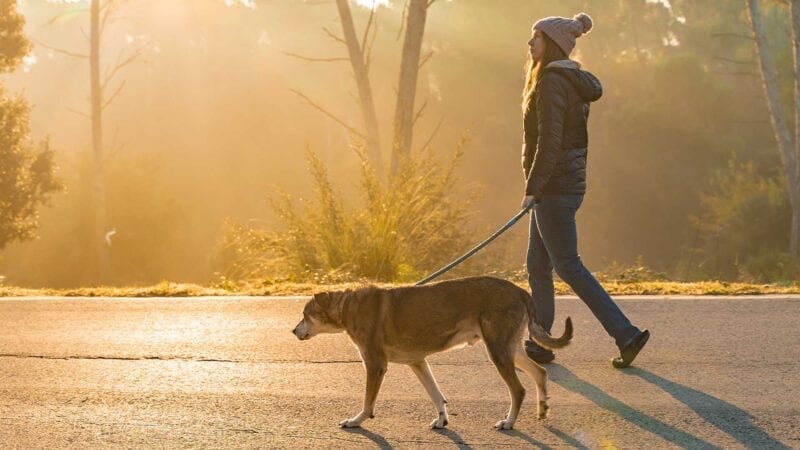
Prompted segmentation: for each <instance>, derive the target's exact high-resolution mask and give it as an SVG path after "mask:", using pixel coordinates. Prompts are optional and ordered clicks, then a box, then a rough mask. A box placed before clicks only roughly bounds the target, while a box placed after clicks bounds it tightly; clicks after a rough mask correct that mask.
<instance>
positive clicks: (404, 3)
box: [394, 0, 408, 41]
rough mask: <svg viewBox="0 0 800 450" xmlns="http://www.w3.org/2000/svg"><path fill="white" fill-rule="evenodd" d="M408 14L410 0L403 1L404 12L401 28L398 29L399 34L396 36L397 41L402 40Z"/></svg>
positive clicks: (401, 18)
mask: <svg viewBox="0 0 800 450" xmlns="http://www.w3.org/2000/svg"><path fill="white" fill-rule="evenodd" d="M407 16H408V0H405V1H404V2H403V14H402V16H401V17H400V28H399V29H398V30H397V36H396V37H395V38H394V40H395V41H399V40H400V36H402V35H403V30H404V29H405V26H406V17H407Z"/></svg>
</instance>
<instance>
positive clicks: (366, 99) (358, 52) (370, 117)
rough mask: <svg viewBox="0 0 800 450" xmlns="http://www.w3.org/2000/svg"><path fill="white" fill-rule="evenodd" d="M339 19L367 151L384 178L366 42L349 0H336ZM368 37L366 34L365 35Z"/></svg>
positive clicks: (379, 173)
mask: <svg viewBox="0 0 800 450" xmlns="http://www.w3.org/2000/svg"><path fill="white" fill-rule="evenodd" d="M336 7H337V8H338V10H339V19H340V20H341V21H342V33H343V34H344V40H345V42H346V44H347V53H348V54H349V56H350V65H351V66H352V67H353V75H354V76H355V79H356V86H357V87H358V98H359V100H360V102H361V114H362V115H363V116H364V127H365V130H366V137H367V153H368V156H369V158H370V159H371V160H372V162H373V164H374V166H375V170H376V171H377V173H378V176H379V177H380V178H382V174H383V158H382V156H381V146H380V135H379V133H378V116H377V114H376V113H375V100H374V99H373V97H372V85H371V84H370V82H369V74H368V67H367V64H366V61H365V59H364V48H365V47H366V42H362V43H359V42H358V36H356V29H355V26H354V25H353V16H352V14H351V13H350V5H349V4H348V0H336ZM365 37H366V36H365Z"/></svg>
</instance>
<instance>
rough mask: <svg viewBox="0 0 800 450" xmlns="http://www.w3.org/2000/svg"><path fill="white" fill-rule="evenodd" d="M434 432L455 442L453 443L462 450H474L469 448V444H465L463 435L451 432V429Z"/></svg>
mask: <svg viewBox="0 0 800 450" xmlns="http://www.w3.org/2000/svg"><path fill="white" fill-rule="evenodd" d="M433 431H434V432H436V434H440V435H442V436H444V437H446V438H447V439H450V440H451V441H453V443H454V444H456V446H457V447H458V448H461V449H471V448H472V447H470V446H469V444H467V443H466V442H464V438H462V437H461V435H459V434H458V433H456V432H455V431H453V430H451V429H449V428H440V429H435V430H433Z"/></svg>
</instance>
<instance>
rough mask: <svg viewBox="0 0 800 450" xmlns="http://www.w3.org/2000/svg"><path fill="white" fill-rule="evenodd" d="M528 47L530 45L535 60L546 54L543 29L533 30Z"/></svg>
mask: <svg viewBox="0 0 800 450" xmlns="http://www.w3.org/2000/svg"><path fill="white" fill-rule="evenodd" d="M528 47H530V52H531V58H533V60H534V61H539V60H540V59H541V58H542V55H543V54H544V38H543V37H542V32H541V31H539V30H533V35H532V36H531V39H530V40H529V41H528Z"/></svg>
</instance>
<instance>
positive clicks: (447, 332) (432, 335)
mask: <svg viewBox="0 0 800 450" xmlns="http://www.w3.org/2000/svg"><path fill="white" fill-rule="evenodd" d="M526 329H527V332H528V334H529V335H530V336H531V338H533V339H534V340H535V341H536V342H537V343H539V344H540V345H542V346H544V347H546V348H550V349H556V348H562V347H564V346H566V345H567V344H569V342H570V340H571V339H572V321H571V319H570V318H569V317H567V319H566V324H565V329H564V334H563V335H562V336H561V337H559V338H553V337H551V336H550V334H549V333H547V332H546V331H545V330H544V329H543V328H542V327H541V326H539V325H537V324H536V322H535V317H534V311H533V300H532V299H531V295H530V294H529V293H528V292H527V291H526V290H524V289H522V288H520V287H519V286H517V285H515V284H514V283H512V282H510V281H506V280H503V279H500V278H495V277H489V276H481V277H467V278H458V279H452V280H446V281H440V282H437V283H431V284H428V285H424V286H400V287H394V288H380V287H376V286H372V285H370V286H366V287H362V288H358V289H355V290H353V289H347V290H345V291H336V292H322V293H316V294H314V295H313V296H312V297H311V300H309V301H308V302H307V303H306V305H305V308H304V309H303V319H302V320H301V321H300V323H298V324H297V326H296V327H295V328H294V330H292V333H294V335H295V336H296V337H297V338H298V339H300V340H301V341H304V340H307V339H310V338H312V337H314V336H315V335H317V334H321V333H340V332H345V333H347V336H348V337H349V338H350V340H351V341H352V342H353V344H355V346H356V347H357V348H358V352H359V354H360V355H361V359H362V361H363V363H364V367H365V369H366V372H367V389H366V395H365V397H364V406H363V408H362V409H361V411H360V412H359V413H358V414H356V415H355V416H354V417H352V418H349V419H345V420H343V421H342V422H341V423H340V426H341V427H343V428H352V427H359V426H361V424H362V423H363V422H364V420H366V419H367V418H373V417H374V415H373V414H374V411H375V399H376V397H377V396H378V391H379V390H380V387H381V383H382V381H383V377H384V375H385V374H386V368H387V364H388V363H390V362H392V363H399V364H406V365H408V366H409V367H410V368H411V370H412V371H413V372H414V374H415V375H416V376H417V378H419V380H420V382H421V383H422V385H423V386H424V387H425V390H426V391H427V392H428V395H429V396H430V397H431V400H433V403H434V405H435V406H436V411H437V413H438V416H437V417H436V418H435V419H434V420H433V422H431V424H430V426H431V428H444V427H445V426H446V425H447V423H448V415H447V408H446V404H447V400H445V397H444V395H442V392H441V391H440V390H439V386H438V384H437V383H436V380H435V379H434V378H433V374H432V373H431V368H430V366H429V365H428V362H427V361H426V360H425V358H426V357H427V356H428V355H431V354H433V353H437V352H441V351H445V350H449V349H452V348H458V347H464V346H466V345H474V344H475V343H477V342H479V341H483V342H484V344H485V346H486V352H487V353H488V355H489V359H490V360H491V361H492V363H494V366H495V367H496V368H497V371H498V372H499V373H500V376H501V377H502V378H503V381H505V383H506V385H507V386H508V392H509V394H510V396H511V406H510V408H509V410H508V414H507V415H506V417H505V419H503V420H500V421H499V422H497V423H496V424H495V425H494V427H495V428H497V429H498V430H510V429H512V428H513V427H514V423H515V422H516V420H517V416H518V414H519V410H520V406H521V405H522V400H523V398H524V397H525V389H524V388H523V386H522V384H521V383H520V381H519V378H518V377H517V373H516V370H515V368H517V367H518V368H520V369H522V370H523V371H524V372H525V373H526V374H528V376H530V377H531V378H532V379H533V381H534V382H535V383H536V393H537V396H538V400H539V403H538V417H539V418H540V419H543V418H545V417H546V416H547V410H548V405H547V371H546V370H545V369H544V368H543V367H541V366H540V365H538V364H536V363H535V362H534V361H532V360H531V359H530V358H528V356H527V355H526V354H525V350H524V348H523V345H522V343H523V342H522V340H523V337H524V335H525V332H526Z"/></svg>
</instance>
